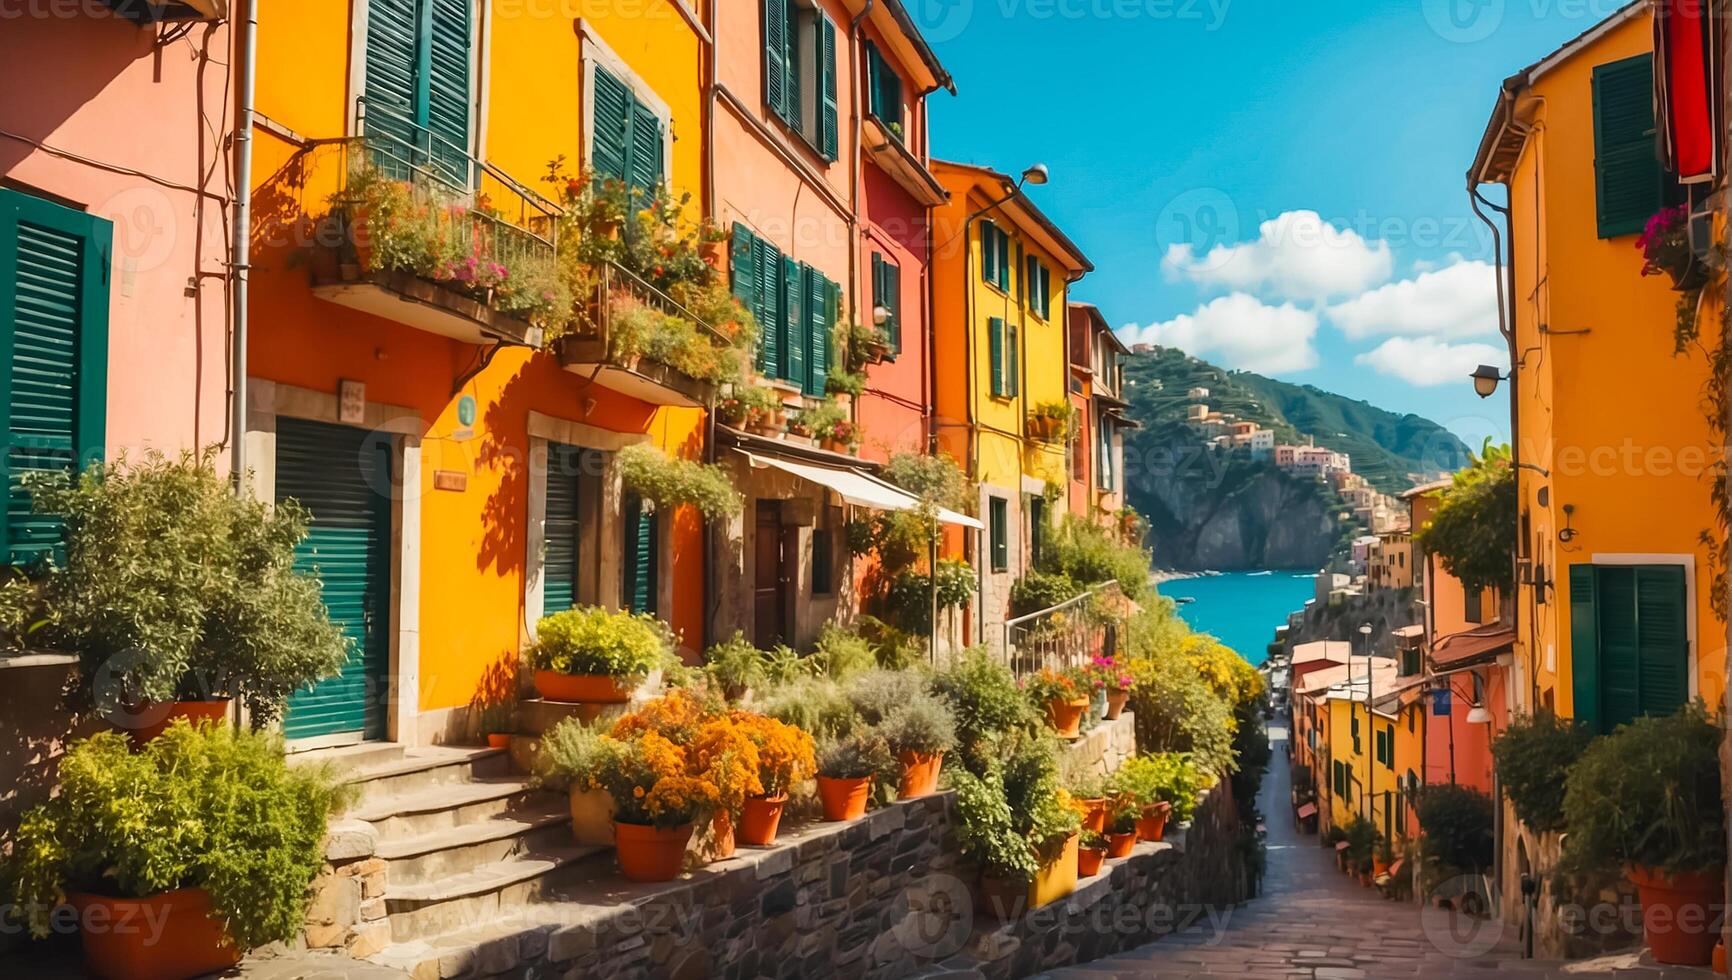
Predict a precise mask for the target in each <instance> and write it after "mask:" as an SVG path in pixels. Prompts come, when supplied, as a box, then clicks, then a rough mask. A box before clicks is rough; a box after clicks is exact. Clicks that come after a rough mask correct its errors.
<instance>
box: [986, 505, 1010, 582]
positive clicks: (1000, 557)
mask: <svg viewBox="0 0 1732 980" xmlns="http://www.w3.org/2000/svg"><path fill="white" fill-rule="evenodd" d="M988 511H989V514H990V519H989V520H988V522H987V523H988V525H989V528H990V531H991V534H992V542H991V543H992V570H993V571H995V572H1007V571H1009V570H1010V509H1009V505H1008V504H1007V503H1006V502H1005V500H1004V498H1003V497H993V498H992V499H991V501H990V504H989V506H988Z"/></svg>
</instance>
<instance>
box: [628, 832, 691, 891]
mask: <svg viewBox="0 0 1732 980" xmlns="http://www.w3.org/2000/svg"><path fill="white" fill-rule="evenodd" d="M691 839H692V825H691V824H689V823H688V824H682V825H681V826H678V827H673V828H670V829H668V830H659V829H657V828H655V827H649V826H645V825H644V824H636V823H618V822H616V823H614V825H613V846H614V851H615V853H616V855H617V857H618V858H619V870H620V873H621V874H623V875H625V876H626V877H627V878H630V879H631V880H632V881H672V880H674V879H675V878H678V877H679V876H680V869H681V868H683V867H684V866H685V860H686V844H687V843H689V842H690V841H691Z"/></svg>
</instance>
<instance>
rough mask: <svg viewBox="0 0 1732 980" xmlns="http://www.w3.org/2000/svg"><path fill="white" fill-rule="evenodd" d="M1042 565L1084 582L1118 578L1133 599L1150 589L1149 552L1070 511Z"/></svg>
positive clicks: (1048, 546)
mask: <svg viewBox="0 0 1732 980" xmlns="http://www.w3.org/2000/svg"><path fill="white" fill-rule="evenodd" d="M1041 566H1042V568H1043V570H1045V571H1048V572H1056V573H1062V574H1065V575H1068V576H1070V578H1071V579H1072V580H1074V581H1075V582H1077V583H1078V584H1080V585H1083V586H1095V585H1100V584H1102V583H1105V582H1112V581H1116V582H1118V583H1119V588H1120V589H1121V590H1123V592H1124V593H1125V595H1127V596H1129V597H1130V598H1131V599H1132V600H1133V601H1137V600H1140V599H1142V598H1143V596H1144V595H1145V594H1146V593H1147V592H1148V591H1149V571H1150V569H1151V567H1152V563H1151V561H1150V557H1149V553H1148V552H1147V551H1144V550H1143V549H1141V548H1138V547H1136V546H1135V545H1129V544H1125V543H1124V541H1123V540H1122V539H1121V538H1119V536H1118V535H1117V534H1115V533H1114V532H1113V531H1111V530H1109V529H1107V528H1104V527H1101V526H1100V525H1098V524H1096V523H1094V522H1093V521H1089V520H1085V519H1083V518H1080V517H1078V516H1076V515H1075V514H1067V515H1065V518H1064V520H1063V521H1062V522H1060V523H1059V526H1058V527H1057V528H1056V529H1055V530H1054V532H1053V533H1052V534H1051V536H1050V537H1049V538H1048V540H1047V542H1046V546H1045V549H1044V550H1043V552H1042V555H1041Z"/></svg>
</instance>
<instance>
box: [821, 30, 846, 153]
mask: <svg viewBox="0 0 1732 980" xmlns="http://www.w3.org/2000/svg"><path fill="white" fill-rule="evenodd" d="M818 75H819V77H818V92H817V96H818V97H817V99H816V100H815V101H816V102H817V105H818V152H819V153H822V154H823V155H824V159H826V160H834V159H836V155H837V152H838V149H839V146H840V143H841V139H840V133H839V132H838V130H837V128H836V127H837V122H836V25H835V24H833V23H831V22H830V18H828V17H826V16H824V15H823V14H822V13H819V14H818Z"/></svg>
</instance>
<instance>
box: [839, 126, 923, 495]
mask: <svg viewBox="0 0 1732 980" xmlns="http://www.w3.org/2000/svg"><path fill="white" fill-rule="evenodd" d="M860 166H861V170H862V174H861V178H862V180H861V184H862V188H863V190H864V193H863V194H862V195H861V207H860V269H859V273H858V275H859V280H858V281H859V282H860V283H862V284H863V286H862V287H861V288H860V289H859V290H857V302H856V303H855V304H854V310H853V315H854V319H855V322H856V323H871V322H872V305H873V297H872V288H871V287H872V253H873V252H878V253H881V254H882V255H884V257H885V260H886V261H889V262H892V263H894V264H895V265H896V266H897V267H898V268H899V269H900V270H901V276H900V280H899V281H900V285H901V290H900V296H899V299H900V301H901V320H902V350H901V352H900V353H898V354H897V355H896V358H895V360H887V361H883V362H881V363H878V364H873V365H870V366H868V367H867V369H866V390H865V392H864V393H862V395H861V397H860V399H859V400H858V402H857V403H856V406H857V407H856V409H855V413H856V415H855V417H856V418H857V420H858V421H859V423H860V426H861V431H862V434H863V435H864V437H865V439H864V441H863V442H862V443H861V446H860V455H861V456H862V457H864V458H866V459H873V460H878V461H880V462H882V461H884V460H886V459H888V458H889V457H890V455H891V454H892V453H896V452H905V451H906V452H924V451H925V449H926V442H927V429H926V413H927V410H928V408H929V406H930V405H931V403H932V399H931V396H930V394H929V392H928V386H929V384H930V375H931V372H930V366H931V362H930V360H929V358H928V355H929V346H930V345H929V343H928V341H929V340H930V337H929V333H930V328H929V326H928V324H927V322H926V279H927V275H928V274H929V271H930V268H931V267H930V263H929V262H928V260H927V250H926V237H927V235H926V209H925V208H924V207H923V206H922V205H921V204H920V203H919V202H917V201H915V200H914V198H912V197H911V196H909V194H908V192H907V191H905V190H903V189H902V187H901V185H899V184H897V183H896V182H895V181H894V180H892V179H891V178H890V177H889V176H887V175H886V174H885V173H884V172H883V171H882V170H880V169H878V166H877V165H876V164H874V163H872V162H871V161H869V160H867V161H862V162H861V165H860Z"/></svg>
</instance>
